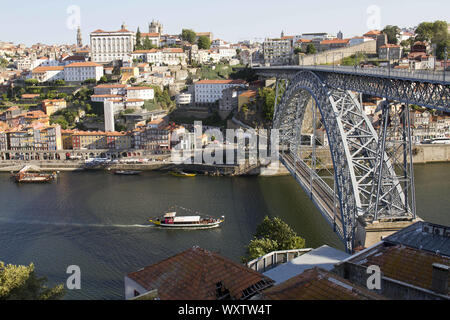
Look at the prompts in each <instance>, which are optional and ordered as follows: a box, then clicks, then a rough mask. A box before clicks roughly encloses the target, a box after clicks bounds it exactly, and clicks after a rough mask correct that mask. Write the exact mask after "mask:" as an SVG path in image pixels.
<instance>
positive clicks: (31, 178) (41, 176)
mask: <svg viewBox="0 0 450 320" xmlns="http://www.w3.org/2000/svg"><path fill="white" fill-rule="evenodd" d="M31 171H39V169H36V168H35V169H33V168H32V167H31V166H25V167H23V168H22V169H21V170H20V171H19V172H17V173H13V174H12V177H13V178H14V179H15V180H16V182H20V183H44V182H50V181H52V180H55V179H56V177H57V174H56V172H53V173H40V172H31Z"/></svg>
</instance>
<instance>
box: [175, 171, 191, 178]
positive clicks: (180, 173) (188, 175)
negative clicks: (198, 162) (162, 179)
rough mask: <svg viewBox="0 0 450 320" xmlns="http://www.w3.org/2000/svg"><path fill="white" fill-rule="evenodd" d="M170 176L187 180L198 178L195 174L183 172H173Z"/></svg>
mask: <svg viewBox="0 0 450 320" xmlns="http://www.w3.org/2000/svg"><path fill="white" fill-rule="evenodd" d="M170 174H171V175H173V176H175V177H185V178H192V177H195V176H196V174H195V173H186V172H183V171H171V172H170Z"/></svg>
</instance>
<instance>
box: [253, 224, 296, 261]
mask: <svg viewBox="0 0 450 320" xmlns="http://www.w3.org/2000/svg"><path fill="white" fill-rule="evenodd" d="M304 247H305V239H303V238H301V237H299V236H298V235H297V233H296V232H295V231H294V230H292V228H291V227H289V225H288V224H287V223H285V222H284V221H283V220H281V219H280V218H278V217H275V218H272V219H271V218H269V217H267V216H266V217H265V218H264V220H263V222H262V223H261V224H260V225H258V227H257V228H256V234H255V238H254V239H253V240H252V241H250V244H249V245H248V246H247V259H248V260H253V259H256V258H258V257H260V256H263V255H265V254H268V253H270V252H273V251H279V250H293V249H302V248H304ZM248 260H247V261H248Z"/></svg>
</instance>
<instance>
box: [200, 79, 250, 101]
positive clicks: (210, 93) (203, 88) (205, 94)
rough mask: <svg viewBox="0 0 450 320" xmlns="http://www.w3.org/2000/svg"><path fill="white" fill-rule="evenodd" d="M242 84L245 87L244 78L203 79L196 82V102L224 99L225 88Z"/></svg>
mask: <svg viewBox="0 0 450 320" xmlns="http://www.w3.org/2000/svg"><path fill="white" fill-rule="evenodd" d="M235 86H241V87H245V86H246V82H245V81H244V80H201V81H198V82H196V83H195V84H194V91H195V102H196V103H214V102H216V101H218V100H220V99H222V91H223V90H224V89H227V88H230V87H235Z"/></svg>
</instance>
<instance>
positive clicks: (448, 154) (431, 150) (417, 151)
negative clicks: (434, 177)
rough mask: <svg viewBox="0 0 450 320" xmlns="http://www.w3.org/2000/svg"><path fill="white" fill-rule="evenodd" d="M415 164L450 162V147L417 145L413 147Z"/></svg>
mask: <svg viewBox="0 0 450 320" xmlns="http://www.w3.org/2000/svg"><path fill="white" fill-rule="evenodd" d="M413 161H414V163H429V162H446V161H450V145H436V144H430V145H417V146H414V147H413Z"/></svg>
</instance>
